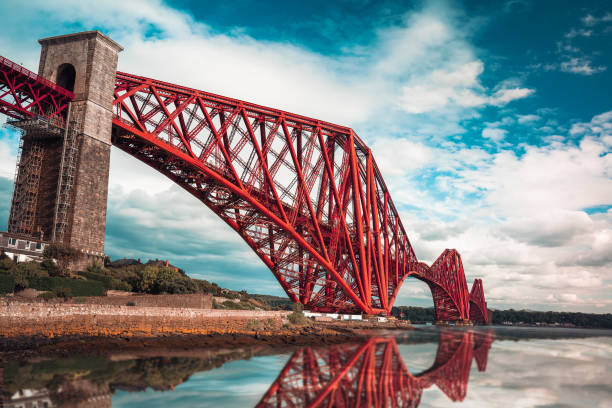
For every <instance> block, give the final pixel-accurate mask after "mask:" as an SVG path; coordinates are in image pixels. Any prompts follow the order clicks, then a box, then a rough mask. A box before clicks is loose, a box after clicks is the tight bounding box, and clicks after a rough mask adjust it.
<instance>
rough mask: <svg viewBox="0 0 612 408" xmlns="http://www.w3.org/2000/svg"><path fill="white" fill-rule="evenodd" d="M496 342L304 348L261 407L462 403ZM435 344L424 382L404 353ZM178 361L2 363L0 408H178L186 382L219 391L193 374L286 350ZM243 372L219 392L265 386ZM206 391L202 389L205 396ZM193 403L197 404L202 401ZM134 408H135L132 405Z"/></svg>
mask: <svg viewBox="0 0 612 408" xmlns="http://www.w3.org/2000/svg"><path fill="white" fill-rule="evenodd" d="M493 340H494V335H493V332H492V331H490V332H484V331H481V330H473V331H472V330H469V331H464V330H450V329H447V330H443V331H442V332H440V333H438V332H435V331H427V330H424V331H411V332H404V333H402V334H400V335H399V336H398V337H397V338H395V337H392V336H388V337H372V338H369V339H368V340H367V341H366V342H364V343H358V344H339V345H332V346H322V347H305V348H301V349H299V350H297V351H295V352H294V353H293V355H292V356H291V357H290V358H289V360H288V361H287V362H286V363H285V365H284V367H283V368H282V369H281V370H280V372H279V373H278V375H277V373H276V372H273V371H269V374H270V376H269V377H268V378H274V376H275V375H277V377H276V380H274V382H272V384H271V385H270V386H269V388H268V390H267V392H266V393H265V394H264V396H263V397H262V398H261V399H260V401H259V402H258V403H256V406H257V407H276V408H282V407H372V408H373V407H417V406H418V405H419V403H420V401H421V395H422V393H423V390H425V389H427V388H429V387H432V386H433V385H436V386H437V387H438V388H439V389H440V390H442V391H443V392H444V393H445V394H446V395H447V396H448V397H449V398H450V399H451V400H453V401H462V400H463V399H465V397H466V393H467V383H468V378H469V375H470V368H471V366H472V360H476V366H477V368H478V370H479V371H484V370H485V369H486V366H487V358H488V353H489V349H490V348H491V343H492V342H493ZM435 342H437V344H438V345H437V351H436V355H435V358H434V359H433V360H434V361H433V364H432V366H431V367H430V368H428V369H427V370H425V371H423V372H421V373H418V374H413V373H411V372H409V371H408V369H407V368H406V364H405V363H404V361H403V360H402V355H401V354H400V350H401V349H403V346H404V345H419V344H421V345H425V346H429V345H432V351H433V347H435V346H433V344H434V343H435ZM398 344H399V346H398ZM175 353H178V354H175V355H171V354H167V355H163V356H158V357H147V358H135V359H134V358H127V359H126V358H125V356H123V357H121V355H118V356H116V357H115V358H104V357H94V356H81V357H79V356H74V357H69V358H57V359H55V360H53V359H51V360H48V359H43V360H42V361H32V362H18V361H12V362H5V363H4V364H2V363H0V407H2V408H19V407H28V406H34V405H28V404H31V403H33V402H36V404H37V406H38V407H42V406H47V407H50V408H51V407H63V408H110V407H111V406H113V405H115V406H124V405H122V403H121V398H119V401H115V398H114V397H113V396H114V395H115V393H116V392H117V391H119V390H121V391H128V392H130V393H133V392H137V393H141V392H142V393H144V394H146V393H147V390H148V389H151V390H156V391H168V390H176V392H177V393H178V395H174V396H173V395H169V394H157V395H156V396H155V399H156V400H160V399H161V400H165V401H167V402H168V405H170V404H171V402H170V401H178V400H181V398H183V397H184V394H183V396H182V397H181V393H182V392H183V391H181V388H175V387H178V386H179V385H180V384H183V383H185V382H188V381H192V380H194V381H195V382H194V383H192V385H191V388H187V389H188V390H190V391H189V393H192V392H193V391H196V394H198V393H201V396H207V395H208V393H209V392H210V391H211V389H210V388H209V385H207V382H208V381H210V383H214V382H215V378H217V380H218V379H219V377H215V375H214V374H212V373H211V374H212V376H211V377H208V379H207V378H206V377H200V379H194V378H192V376H193V375H194V374H196V373H201V372H205V371H210V370H213V371H214V370H215V369H216V368H218V367H221V366H223V365H225V364H227V363H230V362H232V361H241V360H242V361H244V360H248V359H251V358H252V357H254V356H261V357H263V358H266V356H273V355H275V354H276V353H277V351H276V350H274V349H269V348H265V349H260V350H259V351H256V350H254V349H253V350H251V349H249V348H245V349H235V350H234V349H232V350H230V349H219V350H202V351H201V352H199V353H198V352H195V354H194V352H193V351H191V350H190V351H189V353H188V355H189V356H185V355H181V352H179V351H177V352H175ZM404 355H405V356H407V357H408V356H409V358H416V359H421V357H422V356H423V355H422V353H420V352H416V353H414V352H410V353H409V354H408V353H406V352H404ZM281 358H282V357H281ZM268 361H270V360H268ZM281 364H282V363H281ZM279 367H280V365H279ZM242 374H244V373H242ZM242 374H238V377H237V378H235V379H232V380H230V381H229V383H226V386H225V387H226V388H225V387H223V386H221V388H215V392H220V393H221V394H224V393H225V392H226V391H227V390H228V389H230V388H233V387H234V386H235V384H233V383H232V382H234V381H238V382H240V384H239V385H240V387H248V385H249V384H250V383H249V378H250V379H251V380H254V379H255V378H257V379H258V380H259V378H260V377H259V376H260V375H261V373H260V372H258V373H252V376H251V377H249V374H246V375H245V376H242V377H241V375H242ZM266 374H268V373H266ZM199 381H201V382H199ZM222 383H223V382H221V383H220V384H222ZM200 386H201V387H202V389H201V391H197V390H198V389H199V387H200ZM218 386H219V385H218V384H217V385H215V387H218ZM172 394H173V393H172ZM230 394H231V393H229V394H226V395H227V399H226V400H224V403H225V404H222V405H221V406H230V405H231V406H237V405H238V406H247V405H248V403H246V404H245V402H246V400H245V399H243V400H241V401H237V400H236V399H237V398H236V397H239V396H238V395H230ZM191 397H193V398H196V401H199V400H198V398H200V396H194V395H191ZM253 397H255V398H257V396H253ZM132 398H136V400H137V399H138V397H137V396H135V395H134V396H132V397H130V400H132ZM148 398H150V397H144V398H143V399H142V401H141V402H142V404H141V405H146V404H147V403H146V402H144V401H150V399H148ZM238 399H240V398H238ZM251 401H252V400H251ZM255 401H256V400H255ZM115 402H117V404H115ZM124 402H125V401H124ZM132 402H133V401H132ZM200 402H201V401H200ZM239 402H240V403H239ZM238 403H239V404H238ZM172 405H173V406H181V407H183V406H184V407H191V406H194V405H198V403H197V402H195V403H194V401H193V400H192V401H188V402H184V403H182V404H178V405H177V404H172ZM128 406H134V405H133V404H131V403H130V402H129V401H128ZM207 406H208V405H207Z"/></svg>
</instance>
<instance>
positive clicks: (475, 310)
mask: <svg viewBox="0 0 612 408" xmlns="http://www.w3.org/2000/svg"><path fill="white" fill-rule="evenodd" d="M470 320H471V321H473V322H478V323H482V324H488V323H489V314H488V312H487V302H485V296H484V289H483V287H482V279H474V283H473V284H472V290H471V291H470Z"/></svg>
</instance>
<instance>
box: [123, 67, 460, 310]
mask: <svg viewBox="0 0 612 408" xmlns="http://www.w3.org/2000/svg"><path fill="white" fill-rule="evenodd" d="M113 105H114V114H115V116H114V118H113V125H114V128H113V144H114V145H115V146H117V147H119V148H120V149H122V150H124V151H126V152H127V153H129V154H130V155H132V156H134V157H136V158H138V159H139V160H142V161H143V162H145V163H147V164H149V165H150V166H152V167H154V168H155V169H157V170H158V171H160V172H161V173H163V174H165V175H166V176H168V177H169V178H171V179H172V180H174V181H175V182H176V183H177V184H179V185H181V186H182V187H183V188H185V189H186V190H187V191H189V192H190V193H191V194H193V195H194V196H196V197H197V198H198V199H200V200H201V201H202V202H203V203H204V204H206V205H207V206H208V207H209V208H210V209H212V210H213V211H214V212H215V213H216V214H217V215H218V216H219V217H221V218H222V219H223V220H224V221H225V222H226V223H227V224H228V225H229V226H230V227H232V228H233V229H234V230H235V231H236V232H237V233H238V234H240V236H241V237H242V238H243V239H244V240H245V242H246V243H247V244H248V245H249V246H250V247H251V248H252V249H253V250H254V251H255V253H256V254H257V255H258V256H259V257H260V258H261V259H262V261H263V262H264V263H265V264H266V265H267V266H268V267H269V268H270V270H271V271H272V273H273V274H274V275H275V276H276V278H277V280H278V281H279V283H280V284H281V286H282V287H283V289H284V290H285V292H286V293H287V295H288V296H289V297H290V298H291V299H292V300H293V301H295V302H301V303H303V304H304V305H305V306H306V307H307V308H308V309H310V310H315V311H330V312H331V311H333V312H349V313H350V312H365V313H389V312H390V310H391V307H392V306H393V302H394V300H395V298H396V296H397V293H398V290H399V287H400V285H401V283H402V282H403V280H404V279H405V278H406V277H407V276H412V275H414V276H415V277H417V278H419V279H422V280H424V281H425V282H427V283H428V284H429V286H430V287H431V289H432V293H433V295H434V302H435V305H436V314H437V315H438V317H439V320H468V318H469V304H468V300H469V299H468V298H469V294H468V292H467V285H466V283H465V276H464V275H463V267H462V265H461V258H460V256H459V254H458V253H457V252H456V251H454V250H447V251H445V252H444V253H443V254H442V255H441V256H440V258H438V260H437V261H436V262H435V263H434V265H432V267H431V268H429V267H428V266H427V265H425V264H423V263H419V262H418V261H417V258H416V256H415V254H414V251H413V249H412V246H411V245H410V241H409V240H408V237H407V235H406V232H405V231H404V228H403V226H402V223H401V220H400V219H399V216H398V213H397V210H396V208H395V206H394V204H393V201H392V199H391V196H390V194H389V191H388V190H387V186H386V185H385V182H384V180H383V178H382V175H381V173H380V171H379V169H378V166H377V164H376V161H375V160H374V157H373V155H372V152H371V150H370V149H369V148H368V147H367V146H366V145H365V144H364V143H363V142H362V141H361V139H359V137H357V135H356V134H355V133H354V132H353V131H352V130H351V129H350V128H346V127H342V126H338V125H334V124H331V123H328V122H323V121H319V120H315V119H311V118H307V117H304V116H299V115H295V114H292V113H288V112H283V111H280V110H276V109H271V108H267V107H263V106H259V105H255V104H251V103H248V102H243V101H240V100H236V99H231V98H227V97H223V96H219V95H214V94H210V93H207V92H203V91H198V90H195V89H191V88H185V87H182V86H178V85H174V84H169V83H165V82H161V81H157V80H154V79H149V78H144V77H140V76H136V75H131V74H126V73H121V72H118V73H117V80H116V87H115V100H114V102H113Z"/></svg>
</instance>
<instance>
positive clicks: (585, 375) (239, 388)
mask: <svg viewBox="0 0 612 408" xmlns="http://www.w3.org/2000/svg"><path fill="white" fill-rule="evenodd" d="M511 330H512V332H514V333H520V330H516V329H511ZM558 333H562V331H559V332H558ZM601 333H602V334H604V332H601ZM606 334H607V333H606ZM500 337H503V336H500ZM398 349H399V351H400V354H401V356H402V358H403V361H404V363H405V365H406V367H407V368H408V369H409V370H410V371H411V372H412V373H413V374H418V373H420V372H422V371H423V370H426V369H428V368H429V367H430V366H431V365H432V364H433V362H434V361H435V358H436V351H437V343H432V342H430V343H420V344H403V343H402V342H401V341H400V342H399V344H398ZM289 357H290V354H282V355H277V356H262V357H253V358H251V359H250V360H242V361H234V362H228V363H226V364H224V365H223V366H222V367H220V368H216V369H213V370H210V371H204V372H200V373H195V374H193V375H192V376H191V377H190V378H189V380H188V381H187V382H185V383H184V384H181V385H178V386H177V387H176V388H175V390H174V391H153V390H150V389H149V390H147V391H146V392H133V393H130V392H124V391H117V392H116V393H115V395H114V396H113V407H130V408H135V407H147V408H157V407H167V406H172V407H179V408H182V407H213V406H214V407H251V406H254V405H255V404H256V403H257V402H258V401H259V400H260V399H261V397H262V396H263V394H264V393H265V392H266V391H267V390H268V388H269V387H270V385H272V384H273V383H274V381H275V379H276V377H277V376H278V374H279V372H280V371H281V370H282V368H283V367H284V365H285V363H286V362H287V361H288V359H289ZM471 367H472V368H471V373H470V377H469V381H468V386H467V396H466V398H465V400H464V401H463V402H457V403H454V402H452V401H451V400H450V399H449V398H448V397H447V396H446V395H445V394H444V393H442V391H440V390H439V389H438V388H437V387H436V386H432V387H430V388H428V389H426V390H424V392H423V395H422V398H421V404H420V405H419V407H421V408H427V407H451V406H452V407H504V408H506V407H549V408H552V407H559V408H560V407H598V408H607V407H612V336H610V337H603V336H602V337H590V338H574V339H557V340H549V339H529V340H527V339H523V340H521V341H513V340H496V341H495V342H494V343H493V344H492V348H491V350H490V352H489V355H488V364H487V370H486V372H479V371H478V370H477V367H476V363H475V361H473V362H472V366H471Z"/></svg>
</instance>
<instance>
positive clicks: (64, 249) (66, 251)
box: [43, 243, 83, 274]
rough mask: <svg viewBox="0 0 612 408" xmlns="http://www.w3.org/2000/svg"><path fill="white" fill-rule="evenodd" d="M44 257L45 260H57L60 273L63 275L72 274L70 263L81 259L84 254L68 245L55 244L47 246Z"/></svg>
mask: <svg viewBox="0 0 612 408" xmlns="http://www.w3.org/2000/svg"><path fill="white" fill-rule="evenodd" d="M43 256H44V257H45V258H52V259H55V260H56V261H57V266H58V268H59V270H60V272H61V273H63V274H70V269H69V265H70V263H71V262H75V261H78V260H79V259H81V257H82V256H83V253H82V252H81V251H79V250H78V249H76V248H73V247H71V246H70V245H68V244H63V243H54V244H49V245H47V246H45V250H44V252H43Z"/></svg>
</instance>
